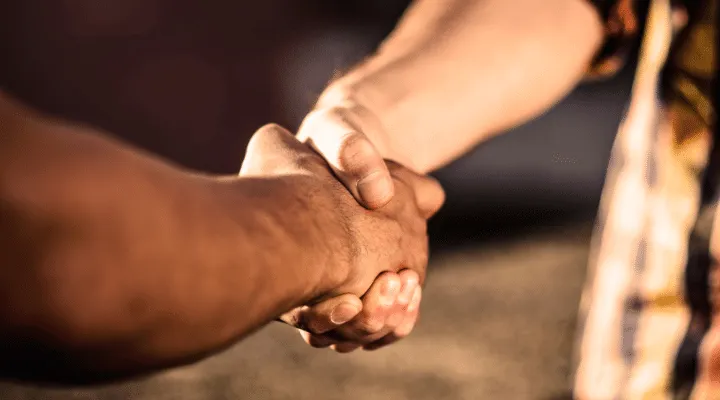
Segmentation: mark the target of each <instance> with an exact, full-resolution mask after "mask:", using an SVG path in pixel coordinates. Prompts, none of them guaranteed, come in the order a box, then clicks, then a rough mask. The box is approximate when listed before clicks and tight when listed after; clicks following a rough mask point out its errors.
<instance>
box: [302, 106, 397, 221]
mask: <svg viewBox="0 0 720 400" xmlns="http://www.w3.org/2000/svg"><path fill="white" fill-rule="evenodd" d="M298 137H299V138H300V140H302V141H304V142H306V143H308V144H310V145H311V146H312V147H313V148H314V149H315V151H317V152H318V153H320V155H321V156H322V157H323V158H324V159H325V160H326V161H327V163H328V164H329V165H330V167H331V168H332V170H333V171H334V172H335V175H336V176H337V177H338V179H339V180H340V181H341V182H342V183H343V184H344V185H345V186H346V187H347V188H348V190H349V191H350V192H351V193H352V194H353V196H354V197H355V199H357V200H358V202H360V204H362V205H364V206H365V207H368V208H370V209H376V208H379V207H382V206H383V205H385V204H386V203H387V202H388V201H390V199H392V197H393V194H394V186H393V181H392V178H391V177H390V173H389V172H388V169H387V166H386V165H385V160H383V158H382V157H381V156H380V153H379V152H378V151H377V149H376V148H375V146H374V145H373V144H372V143H371V142H370V140H369V139H368V138H367V137H366V136H365V135H364V134H363V133H362V132H361V131H360V130H359V129H358V128H357V127H355V126H354V125H353V124H352V123H351V122H350V121H349V120H348V119H347V116H345V115H344V114H343V113H341V112H339V111H337V110H335V109H328V110H319V111H315V112H313V113H312V114H310V115H308V116H307V118H306V119H305V121H303V124H302V126H301V127H300V132H299V135H298Z"/></svg>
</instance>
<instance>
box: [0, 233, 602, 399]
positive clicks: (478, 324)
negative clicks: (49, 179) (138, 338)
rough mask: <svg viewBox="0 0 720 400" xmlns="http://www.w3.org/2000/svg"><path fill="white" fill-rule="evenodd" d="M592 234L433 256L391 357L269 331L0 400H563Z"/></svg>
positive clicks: (0, 390)
mask: <svg viewBox="0 0 720 400" xmlns="http://www.w3.org/2000/svg"><path fill="white" fill-rule="evenodd" d="M589 234H590V229H589V228H588V226H585V225H583V226H579V227H574V228H570V229H568V228H565V229H561V230H558V231H556V232H550V233H544V234H529V235H522V236H521V237H519V238H515V239H513V240H509V241H504V242H500V243H487V244H484V245H482V246H474V247H472V246H470V247H468V246H466V247H463V248H460V249H455V250H453V251H444V252H442V253H440V254H436V255H435V256H433V259H432V261H431V272H430V276H429V278H428V282H427V288H426V291H425V296H424V304H423V306H422V320H421V322H420V324H419V326H418V327H417V328H416V330H415V332H414V333H413V334H412V335H411V336H410V337H409V338H407V339H405V340H404V341H402V342H400V343H398V344H396V345H394V346H391V347H389V348H387V349H383V350H379V351H375V352H356V353H353V354H350V355H338V354H335V353H333V352H331V351H329V350H317V349H312V348H310V347H307V346H306V345H304V343H303V342H302V341H301V340H300V338H299V336H298V335H297V333H295V332H294V331H293V330H292V329H290V328H288V327H286V326H283V325H280V324H275V325H272V326H270V327H268V328H266V329H264V330H262V331H260V332H258V333H256V334H255V335H253V336H252V337H251V338H249V339H247V340H245V341H244V342H243V343H241V344H239V345H237V346H235V347H234V348H232V349H230V350H229V351H227V352H225V353H223V354H221V355H219V356H216V357H214V358H212V359H210V360H207V361H205V362H202V363H200V364H198V365H194V366H190V367H186V368H182V369H178V370H174V371H170V372H167V373H165V374H162V375H160V376H157V377H153V378H150V379H147V380H144V381H140V382H131V383H127V384H123V385H118V386H113V387H104V388H97V389H91V390H88V389H84V390H41V389H34V388H28V387H20V386H15V385H10V384H0V399H2V400H31V399H33V400H36V399H37V400H40V399H42V400H45V399H48V400H65V399H68V400H69V399H88V400H89V399H99V400H100V399H102V400H120V399H133V400H145V399H147V400H150V399H152V400H169V399H183V400H200V399H253V400H271V399H272V400H280V399H283V400H284V399H293V400H330V399H343V400H354V399H383V400H385V399H387V400H406V399H407V400H410V399H412V400H426V399H427V400H438V399H473V400H475V399H508V400H525V399H527V400H560V399H565V398H567V397H566V396H567V393H568V391H567V387H568V374H569V360H570V357H571V352H572V342H573V329H574V323H575V316H576V310H577V303H578V299H579V295H580V290H581V287H582V281H583V276H584V271H585V268H584V267H585V262H586V258H587V244H588V241H589Z"/></svg>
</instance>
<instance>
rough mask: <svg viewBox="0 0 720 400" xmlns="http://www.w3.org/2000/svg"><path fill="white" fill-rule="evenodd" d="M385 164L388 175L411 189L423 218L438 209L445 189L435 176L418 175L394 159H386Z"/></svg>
mask: <svg viewBox="0 0 720 400" xmlns="http://www.w3.org/2000/svg"><path fill="white" fill-rule="evenodd" d="M387 165H388V168H389V170H390V175H391V176H392V177H394V178H395V179H397V180H399V181H401V182H402V183H404V184H405V185H407V186H409V187H410V189H411V190H412V191H413V194H414V195H415V202H416V203H417V207H418V209H419V210H420V213H421V214H422V216H423V218H425V219H428V218H430V217H432V216H433V215H435V213H437V212H438V210H440V208H441V207H442V205H443V204H444V203H445V191H444V190H443V188H442V186H440V183H439V182H438V181H437V180H436V179H435V178H432V177H430V176H424V175H420V174H418V173H416V172H413V171H411V170H410V169H408V168H405V167H403V166H401V165H400V164H398V163H396V162H394V161H387Z"/></svg>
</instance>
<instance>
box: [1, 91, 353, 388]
mask: <svg viewBox="0 0 720 400" xmlns="http://www.w3.org/2000/svg"><path fill="white" fill-rule="evenodd" d="M293 179H302V178H292V179H291V178H285V179H282V180H271V179H244V178H243V179H240V178H232V177H227V178H216V177H206V176H201V175H199V174H194V173H191V172H187V171H182V170H181V169H179V168H177V167H174V166H172V165H170V164H168V163H166V162H163V161H160V160H157V159H155V158H153V157H151V156H149V155H146V154H143V153H142V152H139V151H137V150H135V149H132V148H130V147H128V146H126V145H123V144H121V143H119V142H116V141H113V140H111V139H108V138H107V137H103V136H102V135H99V134H98V133H97V132H95V131H93V130H91V129H87V128H79V127H76V126H73V125H66V124H60V123H57V122H55V121H51V120H48V119H45V118H42V117H39V116H38V115H37V114H34V113H32V112H30V111H29V110H27V109H26V108H22V107H20V106H18V105H17V104H13V103H11V102H9V101H8V99H7V97H5V98H2V99H0V370H3V372H4V373H6V374H12V375H13V376H14V377H16V378H21V379H38V378H39V379H43V380H49V381H60V382H62V381H77V380H89V381H91V380H94V379H104V378H109V377H119V376H125V375H131V374H135V373H140V372H145V371H149V370H153V369H155V368H158V367H164V366H169V365H175V364H178V363H183V362H186V361H190V360H193V359H195V358H197V357H199V356H201V355H204V354H206V353H207V352H212V351H214V350H216V349H219V348H222V347H223V346H226V345H228V344H230V343H233V342H234V341H235V340H237V339H238V338H240V337H242V336H243V335H246V334H247V333H249V332H251V331H252V330H253V329H256V328H258V327H259V326H261V325H262V324H264V323H266V322H267V321H269V320H271V319H272V318H274V317H276V316H277V315H279V314H280V313H282V312H284V311H287V310H288V309H290V308H291V307H293V306H297V305H299V304H301V303H303V302H304V301H307V300H309V299H310V298H312V297H314V296H315V295H317V294H318V293H317V290H318V288H319V286H320V285H321V282H320V280H321V267H322V266H323V265H326V264H327V262H328V259H329V258H330V254H329V249H328V247H326V246H324V245H323V243H327V242H328V240H341V239H338V238H340V237H342V234H341V232H335V230H336V229H338V230H339V229H342V228H341V221H338V220H335V217H334V214H333V213H330V212H323V213H316V214H314V215H313V216H312V218H309V217H308V214H307V210H309V209H315V210H317V209H318V208H319V207H326V209H328V210H330V209H332V205H329V204H322V203H318V204H308V201H316V200H307V199H308V197H307V196H299V195H297V196H295V195H293V193H297V192H298V190H297V188H298V187H302V182H294V181H293ZM306 191H307V189H305V188H303V192H306ZM317 201H319V200H317ZM321 227H322V229H320V228H321ZM328 246H329V245H328ZM311 248H312V251H310V250H309V249H311ZM23 367H27V370H26V369H24V368H23Z"/></svg>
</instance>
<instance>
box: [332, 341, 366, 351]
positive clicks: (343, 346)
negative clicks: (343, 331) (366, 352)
mask: <svg viewBox="0 0 720 400" xmlns="http://www.w3.org/2000/svg"><path fill="white" fill-rule="evenodd" d="M360 346H361V345H359V344H355V343H338V344H334V345H332V346H330V348H331V349H333V350H335V351H337V352H338V353H351V352H353V351H355V350H357V349H359V348H360Z"/></svg>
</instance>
